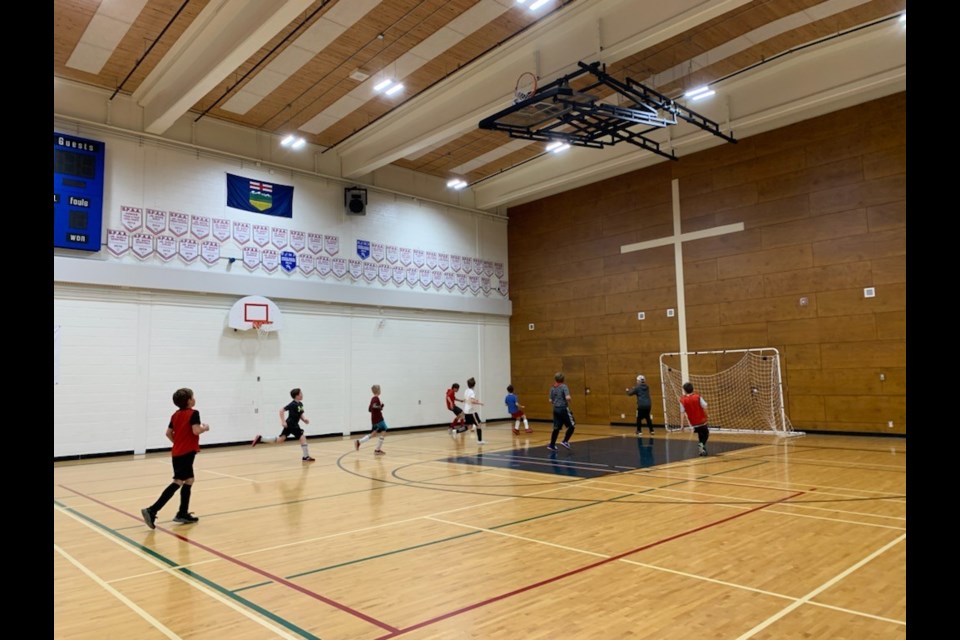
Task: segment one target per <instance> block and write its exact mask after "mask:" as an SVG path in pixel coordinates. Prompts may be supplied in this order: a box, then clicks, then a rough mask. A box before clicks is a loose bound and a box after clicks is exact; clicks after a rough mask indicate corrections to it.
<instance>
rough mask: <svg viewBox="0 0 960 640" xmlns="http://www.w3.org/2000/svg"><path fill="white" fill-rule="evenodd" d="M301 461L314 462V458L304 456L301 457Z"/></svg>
mask: <svg viewBox="0 0 960 640" xmlns="http://www.w3.org/2000/svg"><path fill="white" fill-rule="evenodd" d="M303 461H304V462H316V460H314V459H313V458H311V457H310V456H304V457H303Z"/></svg>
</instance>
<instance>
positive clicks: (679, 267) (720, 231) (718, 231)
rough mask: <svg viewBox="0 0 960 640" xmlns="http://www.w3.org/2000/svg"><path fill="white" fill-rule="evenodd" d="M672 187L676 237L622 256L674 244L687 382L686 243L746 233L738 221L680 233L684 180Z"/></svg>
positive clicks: (633, 247)
mask: <svg viewBox="0 0 960 640" xmlns="http://www.w3.org/2000/svg"><path fill="white" fill-rule="evenodd" d="M670 186H671V188H672V190H673V235H672V236H666V237H664V238H657V239H656V240H646V241H644V242H634V243H633V244H625V245H623V246H622V247H620V253H621V254H623V253H632V252H634V251H643V250H644V249H652V248H654V247H663V246H666V245H668V244H672V245H673V260H674V264H675V266H676V275H677V330H678V331H679V332H680V377H681V379H682V380H684V381H685V382H686V381H687V380H688V378H687V371H688V370H689V367H688V362H687V309H686V302H685V295H684V289H683V243H684V242H689V241H690V240H700V239H701V238H712V237H713V236H721V235H724V234H727V233H735V232H737V231H743V229H744V227H743V223H742V222H735V223H733V224H725V225H722V226H719V227H712V228H710V229H701V230H700V231H691V232H690V233H680V181H679V180H677V179H674V180H673V181H672V182H671V184H670Z"/></svg>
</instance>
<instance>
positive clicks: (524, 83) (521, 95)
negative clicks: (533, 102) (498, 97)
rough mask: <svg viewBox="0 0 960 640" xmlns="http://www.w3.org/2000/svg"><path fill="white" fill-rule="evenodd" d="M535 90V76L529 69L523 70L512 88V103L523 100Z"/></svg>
mask: <svg viewBox="0 0 960 640" xmlns="http://www.w3.org/2000/svg"><path fill="white" fill-rule="evenodd" d="M536 92H537V76H535V75H534V74H532V73H530V72H529V71H525V72H523V73H521V74H520V77H519V78H517V84H516V86H515V87H514V88H513V102H514V104H517V103H520V102H523V101H524V100H526V99H527V98H530V97H532V96H533V94H535V93H536Z"/></svg>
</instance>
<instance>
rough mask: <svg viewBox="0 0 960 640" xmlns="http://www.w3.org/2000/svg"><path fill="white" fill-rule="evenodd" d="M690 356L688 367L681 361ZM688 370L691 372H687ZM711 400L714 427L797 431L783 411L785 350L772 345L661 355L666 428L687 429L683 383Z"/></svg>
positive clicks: (709, 411)
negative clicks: (782, 361) (682, 402)
mask: <svg viewBox="0 0 960 640" xmlns="http://www.w3.org/2000/svg"><path fill="white" fill-rule="evenodd" d="M684 356H686V361H687V365H688V366H689V367H690V370H689V371H686V372H684V371H683V369H682V363H683V360H684ZM684 374H686V375H684ZM684 382H691V383H693V388H694V391H695V392H696V393H699V394H700V395H701V396H702V397H703V399H704V400H706V402H707V416H708V417H709V418H708V424H709V425H710V429H711V430H714V429H715V430H717V431H721V432H729V433H757V434H772V435H778V436H795V435H804V434H803V432H799V431H794V430H793V425H791V424H790V419H789V418H788V417H787V413H786V411H785V409H784V402H783V380H782V375H781V369H780V352H779V351H777V350H776V349H774V348H772V347H759V348H754V349H726V350H723V351H690V352H675V353H663V354H660V384H661V387H662V392H663V415H664V423H665V425H666V429H667V431H677V430H679V429H681V428H682V427H683V421H684V416H683V414H682V413H681V412H680V397H681V396H682V395H683V383H684Z"/></svg>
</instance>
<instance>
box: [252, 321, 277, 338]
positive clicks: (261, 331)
mask: <svg viewBox="0 0 960 640" xmlns="http://www.w3.org/2000/svg"><path fill="white" fill-rule="evenodd" d="M250 324H252V325H253V328H254V329H256V330H257V339H258V340H259V339H260V338H262V337H263V336H265V335H266V334H267V329H266V326H267V325H268V324H273V323H272V322H270V321H269V320H253V321H251V322H250Z"/></svg>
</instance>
